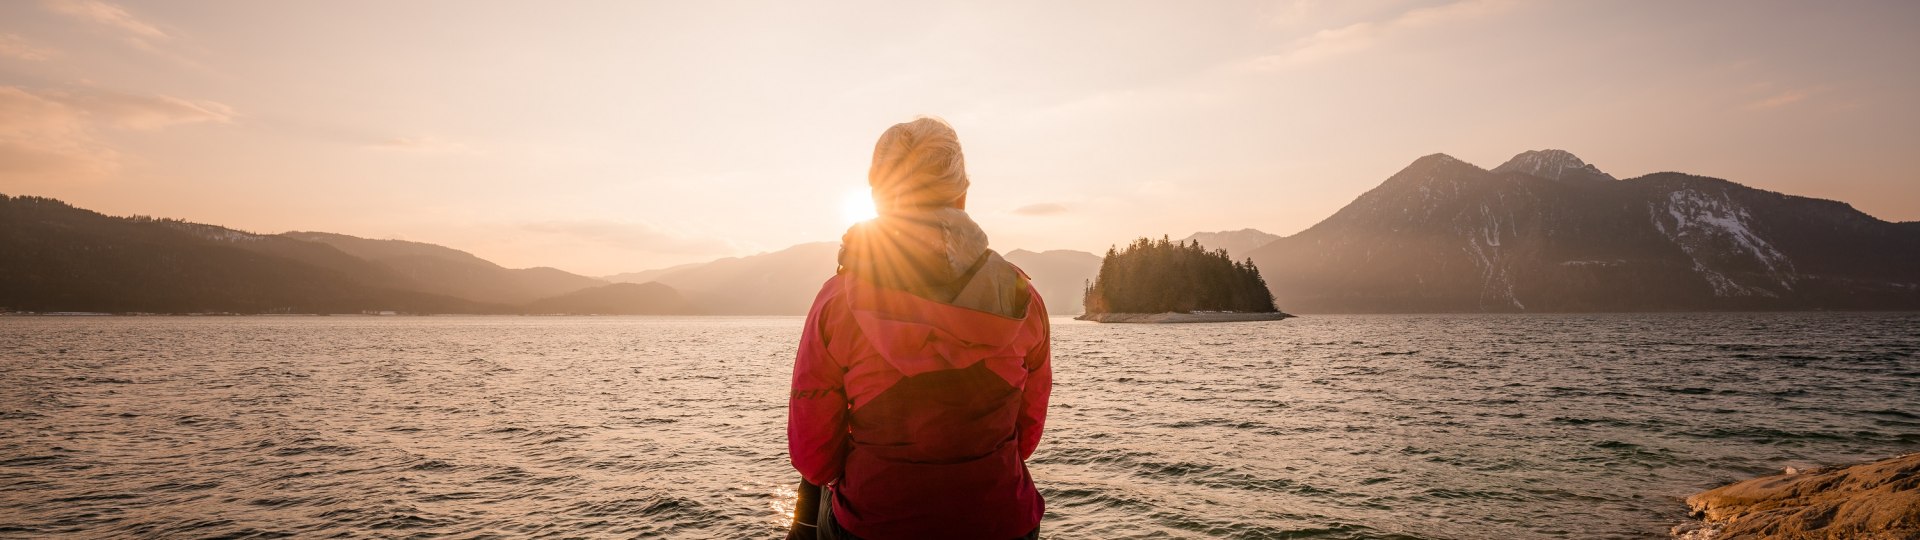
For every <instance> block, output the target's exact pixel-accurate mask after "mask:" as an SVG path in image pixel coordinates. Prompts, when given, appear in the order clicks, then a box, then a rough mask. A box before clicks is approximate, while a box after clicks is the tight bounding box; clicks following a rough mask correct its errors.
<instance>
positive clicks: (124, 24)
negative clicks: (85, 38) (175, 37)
mask: <svg viewBox="0 0 1920 540" xmlns="http://www.w3.org/2000/svg"><path fill="white" fill-rule="evenodd" d="M41 5H43V6H46V8H47V10H48V11H52V12H54V13H59V14H62V15H67V16H70V17H73V18H76V19H80V20H83V21H87V22H89V23H93V24H97V25H100V26H105V27H107V28H111V29H113V30H114V31H116V32H119V33H120V34H121V35H122V36H124V37H125V38H126V39H127V41H128V42H130V43H133V44H134V45H136V46H139V47H141V48H147V49H151V48H153V42H155V41H166V40H168V39H171V38H172V36H169V35H167V33H166V32H164V31H161V30H160V28H159V27H157V26H154V25H152V24H149V23H147V22H146V21H142V20H140V18H138V17H134V16H133V14H132V13H128V12H127V10H126V9H123V8H121V7H120V6H116V5H113V4H109V3H106V2H101V1H100V0H42V1H41Z"/></svg>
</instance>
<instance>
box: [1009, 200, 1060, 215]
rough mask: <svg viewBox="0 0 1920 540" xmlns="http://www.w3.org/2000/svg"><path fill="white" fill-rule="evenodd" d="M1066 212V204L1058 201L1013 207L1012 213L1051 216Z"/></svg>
mask: <svg viewBox="0 0 1920 540" xmlns="http://www.w3.org/2000/svg"><path fill="white" fill-rule="evenodd" d="M1066 212H1067V207H1066V205H1062V204H1058V203H1037V204H1029V205H1026V206H1022V207H1019V208H1015V209H1013V213H1014V214H1018V215H1022V216H1051V215H1057V214H1064V213H1066Z"/></svg>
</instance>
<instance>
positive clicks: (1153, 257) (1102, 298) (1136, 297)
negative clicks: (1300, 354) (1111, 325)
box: [1083, 236, 1285, 322]
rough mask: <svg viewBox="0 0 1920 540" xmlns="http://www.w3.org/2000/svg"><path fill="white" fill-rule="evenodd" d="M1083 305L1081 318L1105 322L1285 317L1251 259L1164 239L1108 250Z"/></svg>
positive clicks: (1087, 288)
mask: <svg viewBox="0 0 1920 540" xmlns="http://www.w3.org/2000/svg"><path fill="white" fill-rule="evenodd" d="M1085 302H1086V308H1087V315H1086V316H1084V317H1083V318H1085V319H1089V320H1100V321H1104V322H1200V321H1179V320H1153V321H1144V320H1143V321H1132V320H1123V318H1119V317H1115V315H1129V314H1169V313H1172V314H1202V313H1208V314H1213V313H1232V314H1265V315H1266V316H1260V317H1256V318H1257V319H1260V320H1267V319H1274V318H1279V317H1284V316H1285V315H1284V314H1281V313H1280V310H1279V309H1276V308H1275V307H1274V305H1273V293H1272V292H1271V291H1268V290H1267V282H1266V280H1264V279H1261V278H1260V270H1259V269H1258V268H1255V267H1254V266H1253V261H1252V260H1251V259H1249V260H1246V261H1234V260H1233V259H1232V258H1231V257H1229V256H1227V252H1226V250H1222V249H1216V250H1208V249H1206V248H1205V247H1202V246H1201V245H1200V242H1199V241H1197V240H1196V241H1192V242H1173V241H1169V240H1168V239H1167V237H1164V236H1162V237H1161V238H1160V239H1159V240H1152V239H1148V238H1141V239H1138V240H1134V241H1133V243H1131V244H1128V245H1127V247H1125V248H1122V249H1113V248H1108V249H1107V256H1106V258H1105V259H1104V260H1102V261H1101V263H1100V274H1099V275H1098V276H1096V277H1095V278H1094V280H1093V282H1091V283H1088V284H1087V287H1086V290H1085ZM1220 320H1226V319H1220ZM1236 320H1250V319H1248V318H1246V317H1242V318H1239V319H1236Z"/></svg>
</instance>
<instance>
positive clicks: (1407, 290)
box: [1251, 151, 1920, 313]
mask: <svg viewBox="0 0 1920 540" xmlns="http://www.w3.org/2000/svg"><path fill="white" fill-rule="evenodd" d="M1251 256H1252V258H1253V259H1254V261H1255V263H1256V264H1258V265H1259V266H1260V269H1261V271H1262V273H1263V274H1264V276H1265V277H1266V279H1267V282H1268V285H1269V286H1270V287H1271V288H1272V289H1273V291H1274V296H1275V300H1276V302H1277V303H1278V304H1279V306H1280V307H1281V308H1283V309H1286V310H1288V311H1293V312H1307V313H1315V312H1318V313H1328V312H1477V311H1679V310H1760V309H1787V310H1798V309H1917V308H1920V226H1916V225H1915V224H1913V223H1889V222H1886V221H1882V220H1879V219H1876V218H1874V217H1872V216H1869V215H1866V214H1864V213H1861V212H1859V211H1858V210H1855V209H1853V207H1851V206H1848V205H1846V204H1844V203H1840V202H1835V201H1827V200H1820V199H1811V198H1806V197H1796V196H1791V195H1783V194H1779V193H1774V192H1769V191H1763V190H1758V189H1753V188H1750V187H1746V186H1742V185H1740V184H1736V183H1733V182H1730V181H1726V180H1721V179H1715V178H1707V177H1701V176H1694V175H1687V174H1681V173H1656V174H1650V175H1646V176H1641V177H1638V178H1631V179H1627V180H1613V179H1612V177H1611V176H1609V175H1606V174H1605V173H1602V172H1600V171H1599V169H1598V168H1595V167H1593V166H1591V165H1588V164H1586V163H1585V162H1583V161H1580V160H1579V158H1577V157H1573V156H1572V154H1567V153H1564V152H1557V151H1538V152H1528V153H1524V154H1521V155H1519V156H1516V157H1515V158H1514V159H1513V160H1511V161H1508V162H1507V163H1505V164H1502V165H1501V166H1499V167H1495V168H1494V169H1493V170H1486V169H1481V168H1480V167H1477V166H1474V165H1473V164H1470V163H1466V162H1464V161H1460V160H1458V159H1454V158H1452V157H1450V156H1447V155H1444V154H1434V155H1430V156H1426V157H1422V158H1420V159H1419V160H1416V161H1414V162H1413V164H1411V165H1409V166H1407V167H1406V168H1405V169H1403V170H1401V171H1400V172H1399V173H1397V174H1394V175H1393V176H1392V177H1390V178H1388V179H1387V180H1386V181H1385V182H1384V183H1382V184H1380V185H1379V186H1378V187H1375V188H1374V189H1372V190H1370V191H1368V192H1366V193H1365V194H1363V195H1361V196H1360V197H1359V198H1358V199H1355V200H1354V202H1353V203H1351V204H1349V205H1347V206H1346V207H1345V208H1342V209H1340V211H1338V212H1336V213H1334V215H1333V216H1331V217H1328V218H1327V219H1326V220H1324V221H1321V222H1320V223H1319V224H1316V225H1314V226H1313V227H1311V228H1309V229H1307V230H1305V231H1302V232H1300V233H1299V234H1295V235H1293V236H1289V237H1286V238H1282V239H1280V240H1276V241H1274V242H1273V243H1271V244H1269V245H1267V246H1266V247H1262V248H1260V249H1258V250H1255V251H1254V252H1253V253H1252V254H1251Z"/></svg>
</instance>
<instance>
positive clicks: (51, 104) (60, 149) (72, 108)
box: [0, 86, 233, 180]
mask: <svg viewBox="0 0 1920 540" xmlns="http://www.w3.org/2000/svg"><path fill="white" fill-rule="evenodd" d="M232 119H233V109H232V108H231V107H227V106H226V105H222V104H219V103H215V102H211V101H189V100H184V99H180V98H175V97H171V96H141V95H133V94H123V93H116V92H105V91H94V90H88V91H61V90H50V91H33V90H28V89H26V88H21V87H17V86H0V180H34V179H38V180H44V179H57V180H64V179H71V178H75V177H98V176H105V175H108V174H112V173H113V172H115V171H116V170H117V169H118V168H119V161H120V153H119V152H118V151H116V150H114V149H113V148H112V147H111V146H110V145H108V144H107V143H106V142H104V141H102V140H101V138H100V134H101V132H102V131H105V130H110V129H118V130H127V131H153V130H158V129H162V128H165V127H167V126H173V125H178V124H189V123H200V122H215V123H226V122H231V121H232Z"/></svg>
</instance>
